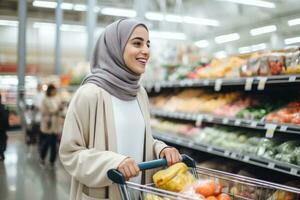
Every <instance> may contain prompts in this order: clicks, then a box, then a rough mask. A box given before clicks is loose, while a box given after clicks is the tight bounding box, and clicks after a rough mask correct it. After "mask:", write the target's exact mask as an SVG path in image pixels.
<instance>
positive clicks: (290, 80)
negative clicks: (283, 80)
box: [289, 76, 297, 82]
mask: <svg viewBox="0 0 300 200" xmlns="http://www.w3.org/2000/svg"><path fill="white" fill-rule="evenodd" d="M296 78H297V77H296V76H290V77H289V82H295V81H296Z"/></svg>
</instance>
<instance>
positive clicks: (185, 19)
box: [183, 16, 220, 26]
mask: <svg viewBox="0 0 300 200" xmlns="http://www.w3.org/2000/svg"><path fill="white" fill-rule="evenodd" d="M183 22H185V23H189V24H200V25H207V26H219V25H220V23H219V22H218V21H217V20H214V19H205V18H196V17H189V16H185V17H183Z"/></svg>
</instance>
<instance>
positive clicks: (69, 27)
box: [33, 22, 86, 32]
mask: <svg viewBox="0 0 300 200" xmlns="http://www.w3.org/2000/svg"><path fill="white" fill-rule="evenodd" d="M33 28H40V29H50V30H54V29H55V28H56V24H54V23H48V22H34V23H33ZM60 30H61V31H70V32H84V31H86V27H85V26H81V25H72V24H62V25H61V27H60Z"/></svg>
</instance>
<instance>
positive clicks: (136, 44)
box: [133, 42, 141, 46]
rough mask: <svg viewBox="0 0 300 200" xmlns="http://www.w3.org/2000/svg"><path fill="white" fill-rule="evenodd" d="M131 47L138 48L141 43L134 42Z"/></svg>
mask: <svg viewBox="0 0 300 200" xmlns="http://www.w3.org/2000/svg"><path fill="white" fill-rule="evenodd" d="M133 45H134V46H140V45H141V42H134V43H133Z"/></svg>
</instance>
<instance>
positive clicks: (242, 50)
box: [239, 46, 252, 54]
mask: <svg viewBox="0 0 300 200" xmlns="http://www.w3.org/2000/svg"><path fill="white" fill-rule="evenodd" d="M251 51H252V50H251V46H249V47H240V48H239V53H241V54H243V53H250V52H251Z"/></svg>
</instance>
